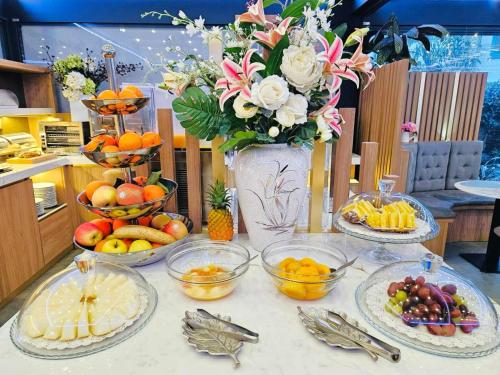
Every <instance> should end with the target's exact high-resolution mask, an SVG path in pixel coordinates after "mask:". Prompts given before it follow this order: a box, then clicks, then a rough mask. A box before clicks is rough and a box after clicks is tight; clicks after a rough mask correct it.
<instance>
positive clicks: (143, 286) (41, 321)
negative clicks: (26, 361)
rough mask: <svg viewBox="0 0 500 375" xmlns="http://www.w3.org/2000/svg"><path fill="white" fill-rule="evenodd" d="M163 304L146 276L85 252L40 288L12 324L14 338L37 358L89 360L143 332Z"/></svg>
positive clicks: (20, 347)
mask: <svg viewBox="0 0 500 375" xmlns="http://www.w3.org/2000/svg"><path fill="white" fill-rule="evenodd" d="M157 302H158V295H157V293H156V290H155V289H154V287H153V286H151V285H150V284H149V283H148V282H147V281H146V280H145V279H144V278H143V277H142V275H141V274H140V273H138V272H137V271H135V270H133V269H131V268H129V267H126V266H122V265H116V264H111V263H107V262H102V261H99V260H98V259H97V257H96V256H95V254H93V253H91V252H84V253H82V254H80V255H78V256H76V257H75V262H74V264H73V265H71V266H70V267H68V268H67V269H65V270H63V271H61V272H59V273H57V274H55V275H54V276H52V277H51V278H49V279H48V280H46V281H45V282H44V283H42V284H41V285H40V286H39V287H38V288H37V289H36V290H35V292H34V293H33V294H32V295H31V297H30V298H29V299H28V300H27V301H26V302H25V303H24V305H23V307H22V308H21V310H20V312H19V314H18V316H17V317H16V319H15V320H14V322H13V323H12V326H11V329H10V337H11V340H12V342H13V343H14V345H15V346H16V347H17V348H18V349H19V350H21V351H22V352H23V353H25V354H27V355H29V356H32V357H36V358H43V359H68V358H75V357H81V356H86V355H89V354H92V353H96V352H99V351H102V350H105V349H107V348H109V347H112V346H114V345H116V344H118V343H120V342H122V341H124V340H126V339H127V338H129V337H130V336H132V335H134V334H135V333H137V332H138V331H139V330H141V329H142V328H143V327H144V326H145V325H146V324H147V323H148V322H149V320H150V319H151V316H152V315H153V312H154V311H155V309H156V305H157Z"/></svg>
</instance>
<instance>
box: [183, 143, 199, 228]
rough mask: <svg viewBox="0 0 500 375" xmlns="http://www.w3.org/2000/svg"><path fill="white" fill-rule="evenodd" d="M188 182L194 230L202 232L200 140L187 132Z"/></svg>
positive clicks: (190, 213) (189, 208)
mask: <svg viewBox="0 0 500 375" xmlns="http://www.w3.org/2000/svg"><path fill="white" fill-rule="evenodd" d="M186 164H187V184H188V186H189V194H188V211H189V218H190V219H191V220H193V232H194V233H201V226H202V197H201V194H202V193H201V159H200V141H199V140H198V138H196V137H195V136H194V135H190V134H187V133H186Z"/></svg>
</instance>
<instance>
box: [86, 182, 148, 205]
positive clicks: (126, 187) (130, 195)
mask: <svg viewBox="0 0 500 375" xmlns="http://www.w3.org/2000/svg"><path fill="white" fill-rule="evenodd" d="M143 191H144V189H143V188H142V187H140V186H137V185H134V184H121V185H120V186H118V188H117V189H116V192H117V196H118V198H117V201H118V204H119V205H120V206H129V205H132V204H141V203H143V202H144V198H143ZM94 194H95V193H94Z"/></svg>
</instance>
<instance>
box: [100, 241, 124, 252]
mask: <svg viewBox="0 0 500 375" xmlns="http://www.w3.org/2000/svg"><path fill="white" fill-rule="evenodd" d="M102 252H103V253H113V254H120V253H126V252H127V245H126V244H125V242H123V241H122V240H118V239H114V240H107V241H106V243H105V244H104V245H103V247H102Z"/></svg>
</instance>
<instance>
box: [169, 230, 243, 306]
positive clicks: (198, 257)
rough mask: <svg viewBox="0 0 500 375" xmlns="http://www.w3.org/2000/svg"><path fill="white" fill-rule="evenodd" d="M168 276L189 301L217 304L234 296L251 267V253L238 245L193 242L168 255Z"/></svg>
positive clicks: (220, 242) (177, 248) (208, 241)
mask: <svg viewBox="0 0 500 375" xmlns="http://www.w3.org/2000/svg"><path fill="white" fill-rule="evenodd" d="M165 262H166V266H167V272H168V274H169V275H170V276H171V277H172V278H173V279H174V280H175V281H176V283H177V285H178V286H179V289H180V290H181V291H182V292H183V293H184V294H185V295H187V296H188V297H191V298H193V299H197V300H202V301H211V300H216V299H219V298H222V297H225V296H227V295H228V294H230V293H231V292H232V291H233V290H234V288H236V286H237V284H238V282H239V281H240V280H241V276H243V274H244V273H245V272H246V271H247V270H248V267H249V265H250V253H249V252H248V250H247V249H246V247H244V246H242V245H239V244H237V243H235V242H224V241H211V240H198V241H190V242H187V243H185V244H183V245H181V246H177V247H176V248H175V249H174V250H172V251H171V252H169V253H168V254H167V257H166V258H165Z"/></svg>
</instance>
